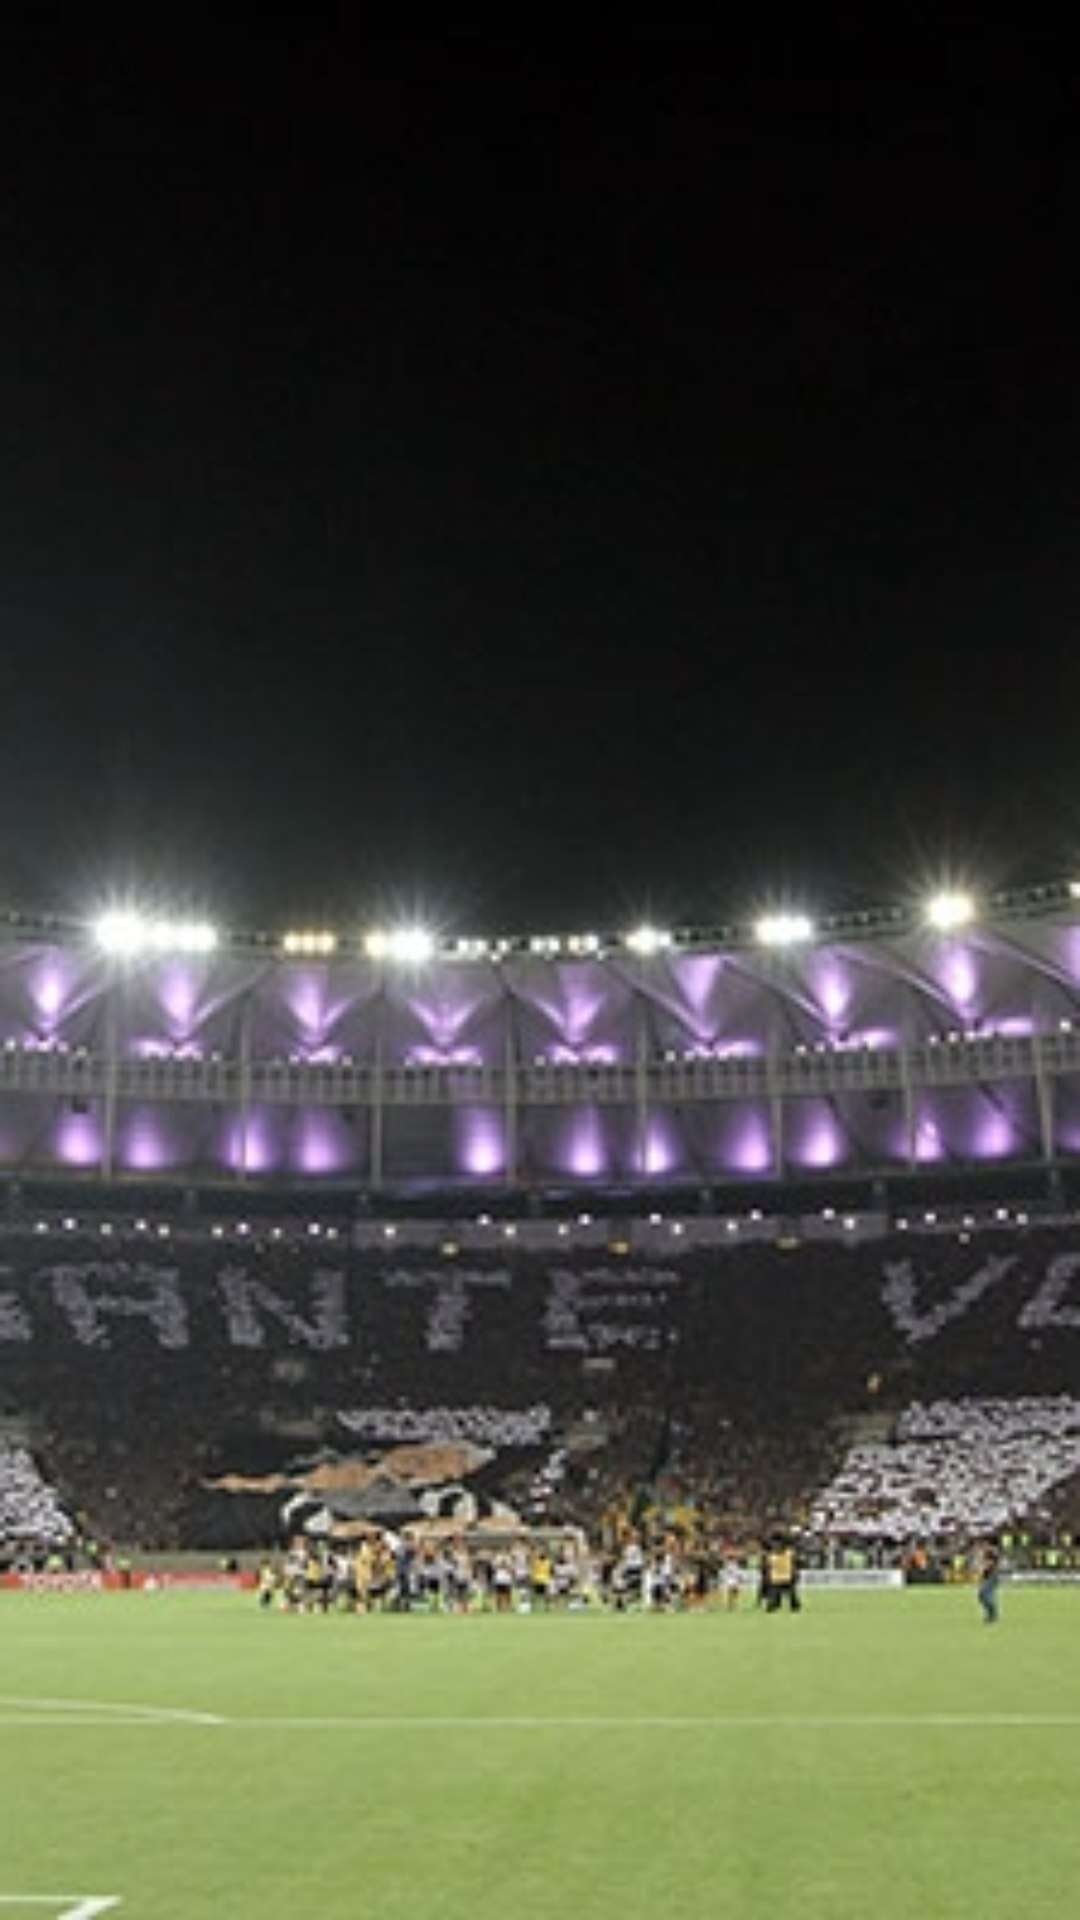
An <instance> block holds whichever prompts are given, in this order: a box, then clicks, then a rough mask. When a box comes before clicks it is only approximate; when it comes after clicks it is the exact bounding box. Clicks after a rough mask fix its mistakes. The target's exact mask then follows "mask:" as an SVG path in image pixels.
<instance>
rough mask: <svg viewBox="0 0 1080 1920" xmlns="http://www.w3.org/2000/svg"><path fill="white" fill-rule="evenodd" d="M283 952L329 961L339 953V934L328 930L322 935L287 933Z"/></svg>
mask: <svg viewBox="0 0 1080 1920" xmlns="http://www.w3.org/2000/svg"><path fill="white" fill-rule="evenodd" d="M281 950H282V952H283V953H287V954H290V955H295V954H304V955H306V956H308V957H309V958H312V959H314V958H320V959H327V958H328V957H329V955H330V954H332V953H336V951H337V934H336V933H331V932H329V930H328V929H324V931H323V932H321V933H315V932H298V933H286V934H285V935H284V936H283V937H282V942H281Z"/></svg>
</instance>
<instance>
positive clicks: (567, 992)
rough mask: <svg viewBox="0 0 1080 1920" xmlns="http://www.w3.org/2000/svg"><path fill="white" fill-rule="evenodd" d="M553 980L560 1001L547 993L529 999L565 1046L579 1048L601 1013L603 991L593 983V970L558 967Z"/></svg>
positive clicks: (539, 993) (602, 1008)
mask: <svg viewBox="0 0 1080 1920" xmlns="http://www.w3.org/2000/svg"><path fill="white" fill-rule="evenodd" d="M555 979H556V981H557V984H558V986H559V987H560V988H561V990H562V996H563V997H562V1000H561V1002H560V1001H559V1000H556V999H555V998H554V996H553V995H552V994H550V993H543V992H535V991H534V992H533V993H532V994H531V996H530V997H531V999H532V1001H533V1004H534V1005H535V1006H536V1007H538V1008H539V1009H540V1011H541V1013H543V1014H545V1015H546V1016H547V1018H548V1020H550V1022H551V1024H552V1026H553V1027H554V1028H555V1030H556V1032H557V1033H558V1034H559V1036H560V1037H561V1039H563V1040H564V1041H565V1042H566V1044H567V1046H570V1047H580V1046H582V1045H583V1044H584V1042H585V1040H586V1038H587V1036H588V1032H589V1028H590V1027H591V1026H592V1024H593V1021H594V1020H595V1019H596V1017H597V1014H599V1013H601V1012H603V1011H604V1007H605V994H604V989H603V987H602V986H598V985H597V984H596V970H595V968H590V967H574V966H564V967H559V968H557V969H556V970H555Z"/></svg>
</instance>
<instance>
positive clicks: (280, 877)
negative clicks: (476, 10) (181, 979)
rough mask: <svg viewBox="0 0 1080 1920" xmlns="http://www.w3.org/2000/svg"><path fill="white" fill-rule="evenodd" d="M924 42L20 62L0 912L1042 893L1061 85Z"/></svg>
mask: <svg viewBox="0 0 1080 1920" xmlns="http://www.w3.org/2000/svg"><path fill="white" fill-rule="evenodd" d="M38 17H39V18H40V19H45V20H47V19H48V13H47V10H42V11H41V13H40V15H39V16H38ZM174 17H175V19H177V20H181V19H182V18H183V16H182V15H175V16H174ZM921 17H922V16H921V15H920V13H919V10H917V9H916V10H913V11H912V12H911V13H910V16H909V24H908V26H907V28H905V30H904V31H903V32H899V33H898V34H897V36H896V37H895V38H894V39H884V38H873V37H870V36H868V35H866V34H864V33H862V32H861V30H859V29H858V28H845V27H842V26H838V27H836V28H835V29H832V30H830V29H828V28H827V27H825V26H822V27H821V28H820V29H819V30H818V32H817V34H816V37H815V39H814V40H812V41H807V43H806V44H805V45H802V44H796V43H794V42H785V41H784V40H783V38H782V37H781V36H780V35H779V34H778V32H777V30H776V28H775V23H773V27H772V30H771V31H770V32H769V34H768V35H763V36H762V39H761V41H760V42H759V43H757V44H754V43H751V42H743V43H741V44H739V45H734V44H732V43H731V42H729V41H728V40H726V39H723V38H720V37H713V36H710V35H707V34H705V33H694V32H687V33H685V34H679V33H677V32H676V33H675V34H668V35H662V34H658V33H654V32H652V31H650V30H647V29H639V30H635V29H628V30H626V31H624V32H623V33H622V34H621V35H616V36H615V37H614V38H613V39H610V40H608V41H606V42H604V43H603V44H601V43H599V42H589V41H586V42H578V41H570V40H567V41H566V42H560V41H557V40H551V41H535V42H529V41H520V40H519V41H514V40H501V41H500V40H483V39H479V38H474V37H472V36H470V35H469V34H468V33H465V32H462V33H460V34H455V35H449V36H447V37H446V38H443V39H439V40H428V41H423V40H415V41H408V40H399V41H392V40H366V39H363V38H360V37H357V36H356V35H355V34H350V33H349V32H348V31H347V30H345V29H343V28H342V27H341V26H340V25H335V24H334V23H333V22H332V20H331V19H330V16H329V15H326V16H324V18H323V20H322V21H321V22H319V21H313V20H312V19H310V18H309V19H308V20H307V21H306V23H304V24H297V25H295V26H290V24H289V23H288V21H287V20H286V21H283V22H281V23H279V24H278V25H275V26H271V27H269V28H268V27H266V26H264V27H262V28H261V29H259V30H258V31H256V30H254V29H250V30H246V31H245V30H244V29H242V28H240V27H235V28H229V27H222V28H219V29H217V30H215V31H214V32H213V33H209V32H205V33H202V35H201V37H200V29H199V28H198V26H197V25H196V26H193V27H192V28H191V29H190V30H189V31H187V32H185V30H184V29H183V28H182V27H181V26H176V27H175V28H172V27H169V26H167V25H166V26H163V27H162V29H161V37H160V39H159V40H158V41H157V42H156V43H152V42H151V41H150V40H149V39H143V40H142V41H141V42H139V43H137V44H134V43H131V42H130V41H127V40H124V39H123V38H116V37H114V36H113V35H112V34H111V32H110V33H109V34H105V35H101V36H99V37H98V39H97V42H96V45H93V46H91V45H89V44H86V45H80V44H79V43H78V42H73V41H72V40H71V39H70V38H66V37H61V35H60V32H59V30H57V31H56V32H55V33H54V32H53V31H52V29H51V28H49V27H48V26H47V25H46V26H45V27H44V28H42V27H40V25H38V24H35V25H34V26H33V27H32V28H27V29H25V30H24V31H23V32H21V33H20V32H18V31H16V32H15V33H14V34H13V36H12V37H11V38H10V39H9V41H8V43H7V45H6V47H5V59H4V63H3V80H2V82H0V87H2V90H3V93H4V95H5V98H4V99H3V101H2V102H0V105H2V106H3V117H4V133H3V140H4V146H5V173H4V188H3V195H2V200H0V217H2V230H0V296H2V297H0V327H2V345H3V357H2V361H0V367H2V378H3V392H2V407H3V415H2V430H0V489H2V491H0V505H2V519H0V539H2V549H0V553H2V571H0V595H2V600H3V606H2V620H3V626H2V636H3V639H2V653H0V703H2V704H0V713H2V718H3V741H4V753H3V761H2V766H3V787H2V791H3V797H4V821H5V828H6V831H5V833H4V836H3V842H2V846H3V854H2V859H0V890H2V891H3V893H4V895H5V896H7V897H8V898H10V899H11V900H12V901H14V902H16V903H18V904H23V905H30V906H39V905H40V906H47V907H62V908H66V909H72V910H76V911H80V910H83V909H85V908H87V907H89V906H91V905H93V904H94V903H95V902H96V901H97V900H98V899H99V898H100V897H101V895H102V893H103V892H104V891H106V890H108V889H109V888H110V887H112V886H114V885H118V884H119V885H127V884H135V885H137V886H139V887H140V888H151V889H154V890H157V892H158V893H159V896H160V897H161V898H162V899H164V900H166V901H169V902H173V901H175V902H176V903H177V904H180V903H182V904H185V905H187V904H199V905H200V906H205V907H206V908H208V909H209V910H211V911H213V912H215V913H217V914H218V915H220V916H221V917H222V919H223V920H225V921H226V922H227V923H232V924H234V925H241V926H243V925H251V924H269V925H271V926H279V927H280V926H283V925H286V924H289V923H290V922H297V921H301V922H302V921H304V920H306V919H311V918H315V919H318V920H322V919H323V918H329V919H330V920H331V922H332V923H336V924H339V925H350V924H356V923H357V922H359V923H361V924H364V923H370V922H371V921H373V920H378V919H380V918H383V917H385V915H386V913H387V912H388V911H391V910H405V909H408V910H410V911H412V910H413V909H417V908H422V909H423V910H424V911H425V912H429V913H433V914H435V916H436V917H438V918H440V919H441V920H442V921H444V922H445V923H446V924H447V925H448V927H450V928H452V929H453V930H457V931H465V930H475V929H479V930H481V931H486V930H496V929H499V928H504V927H519V926H523V927H526V928H528V927H538V928H544V927H547V926H549V925H550V926H553V927H558V926H566V925H588V924H595V923H599V924H601V925H615V926H618V925H621V924H622V923H623V922H624V921H625V920H626V918H627V916H630V917H632V918H636V917H638V915H639V914H640V912H641V911H642V910H643V909H645V908H647V907H648V908H650V909H651V910H652V911H653V912H654V913H656V914H658V915H659V916H660V917H661V918H679V919H686V918H692V917H695V916H697V917H701V918H704V917H713V916H716V915H723V914H724V913H726V912H727V911H729V910H735V911H744V910H746V909H747V908H748V907H751V906H754V905H756V904H758V902H759V901H760V900H761V898H762V896H763V894H764V893H765V892H767V891H768V890H769V889H770V888H772V887H776V888H783V887H787V888H790V889H791V890H792V892H793V893H794V894H796V895H797V896H798V897H800V898H802V899H805V900H806V901H807V902H808V903H809V904H811V905H813V906H815V907H820V906H828V905H833V906H837V907H842V906H847V905H851V904H855V903H856V902H857V901H859V900H864V899H867V898H869V899H871V900H874V899H877V900H880V899H885V898H889V897H891V896H892V895H894V894H895V893H897V892H898V891H902V890H903V889H904V888H905V887H907V886H908V885H909V884H910V882H911V880H912V878H913V877H916V878H917V877H920V876H921V875H923V874H927V875H928V874H929V873H931V872H932V871H935V870H937V869H938V868H940V867H941V866H942V865H943V864H950V863H951V864H952V866H953V867H954V869H958V870H962V871H965V872H968V873H970V874H971V875H972V876H973V877H975V878H977V879H987V880H990V881H992V882H993V883H995V884H1009V883H1013V882H1021V881H1023V880H1025V879H1027V878H1043V877H1049V876H1050V875H1054V874H1059V873H1061V872H1062V871H1063V870H1067V869H1068V868H1069V867H1070V865H1071V863H1072V862H1073V861H1074V860H1076V858H1077V855H1078V852H1080V802H1078V787H1077V777H1076V766H1077V747H1078V744H1080V722H1078V714H1080V631H1078V620H1080V438H1078V417H1077V398H1078V390H1080V358H1078V352H1080V350H1078V345H1077V342H1078V339H1080V297H1078V281H1077V232H1078V229H1080V198H1078V191H1077V189H1078V181H1080V173H1078V167H1077V158H1078V154H1077V146H1078V135H1077V120H1076V108H1077V100H1076V89H1075V87H1074V85H1073V83H1072V81H1071V78H1070V67H1069V63H1068V61H1067V60H1066V59H1065V58H1064V53H1063V48H1062V46H1061V45H1056V44H1055V43H1054V42H1053V41H1050V40H1041V39H1039V38H1038V37H1031V38H1017V37H1011V38H1005V37H1003V36H1001V37H999V36H996V35H989V36H988V35H987V33H986V30H985V29H982V28H980V27H978V26H977V25H976V26H969V27H967V28H965V29H961V28H959V27H958V28H956V29H955V30H952V29H945V30H942V29H941V28H940V24H939V25H938V26H935V25H933V24H927V25H926V26H925V27H923V26H920V24H919V20H920V18H921ZM933 17H934V19H939V16H937V15H935V16H933ZM926 19H927V21H928V23H929V22H930V20H931V16H930V15H929V14H927V16H926Z"/></svg>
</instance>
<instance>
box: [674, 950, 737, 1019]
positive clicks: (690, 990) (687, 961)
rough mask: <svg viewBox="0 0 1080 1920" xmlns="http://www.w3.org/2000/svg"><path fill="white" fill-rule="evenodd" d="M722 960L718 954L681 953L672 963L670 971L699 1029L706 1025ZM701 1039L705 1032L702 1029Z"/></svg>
mask: <svg viewBox="0 0 1080 1920" xmlns="http://www.w3.org/2000/svg"><path fill="white" fill-rule="evenodd" d="M723 964H724V963H723V961H722V959H721V957H720V955H719V954H713V953H693V954H681V955H680V956H679V958H678V959H677V960H676V961H674V962H673V964H672V969H671V970H672V973H673V974H674V977H675V979H676V981H677V982H678V985H679V989H680V992H681V993H682V995H683V998H684V1000H685V1001H686V1004H687V1006H689V1007H692V1008H693V1011H694V1013H695V1015H696V1021H697V1025H698V1028H699V1029H703V1028H705V1027H706V1026H707V1024H708V1023H707V1019H706V1015H707V1011H708V1008H709V1005H710V1002H711V1000H712V996H713V991H714V989H715V986H716V982H717V978H718V976H719V973H720V969H721V967H722V966H723ZM701 1037H702V1038H703V1039H704V1038H705V1033H704V1031H702V1036H701Z"/></svg>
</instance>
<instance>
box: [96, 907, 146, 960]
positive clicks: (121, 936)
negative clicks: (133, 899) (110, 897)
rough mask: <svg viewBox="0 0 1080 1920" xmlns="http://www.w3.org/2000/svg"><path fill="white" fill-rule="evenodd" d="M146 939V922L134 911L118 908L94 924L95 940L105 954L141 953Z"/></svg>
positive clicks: (103, 915) (104, 914)
mask: <svg viewBox="0 0 1080 1920" xmlns="http://www.w3.org/2000/svg"><path fill="white" fill-rule="evenodd" d="M145 938H146V922H145V921H144V919H143V917H142V915H141V913H135V912H134V911H132V910H128V909H121V908H118V909H117V910H116V911H114V912H112V913H103V914H102V915H101V916H100V918H99V919H97V920H95V922H94V939H95V941H96V942H97V944H98V946H99V947H100V948H101V950H102V952H103V953H115V954H130V953H140V952H141V951H142V947H143V943H144V941H145Z"/></svg>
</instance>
